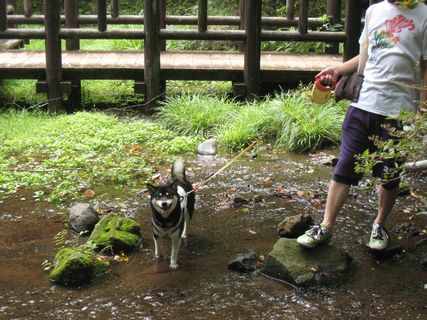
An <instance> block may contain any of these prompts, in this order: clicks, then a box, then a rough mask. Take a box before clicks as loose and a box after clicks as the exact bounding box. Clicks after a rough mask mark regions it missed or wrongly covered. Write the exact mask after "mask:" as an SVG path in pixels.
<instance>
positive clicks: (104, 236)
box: [88, 215, 142, 253]
mask: <svg viewBox="0 0 427 320" xmlns="http://www.w3.org/2000/svg"><path fill="white" fill-rule="evenodd" d="M141 239H142V236H141V226H140V225H139V223H138V222H136V221H135V220H133V219H130V218H126V217H121V216H117V215H110V216H108V217H105V218H102V219H101V220H100V221H99V222H98V223H97V224H96V225H95V229H94V230H93V231H92V234H91V235H90V237H89V240H88V241H90V242H92V243H93V244H94V245H95V248H96V250H102V249H104V248H111V250H112V251H113V252H114V253H118V252H120V251H125V252H130V251H132V250H134V249H136V248H137V247H138V245H139V243H140V242H141Z"/></svg>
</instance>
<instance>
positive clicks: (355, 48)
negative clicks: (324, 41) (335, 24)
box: [343, 0, 362, 61]
mask: <svg viewBox="0 0 427 320" xmlns="http://www.w3.org/2000/svg"><path fill="white" fill-rule="evenodd" d="M345 5H346V7H345V34H346V40H345V43H344V57H343V58H344V61H347V60H350V59H351V58H353V57H354V56H356V55H358V54H359V47H360V46H359V37H360V33H361V26H362V7H361V4H360V1H358V0H346V2H345Z"/></svg>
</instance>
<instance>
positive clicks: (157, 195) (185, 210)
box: [147, 159, 195, 269]
mask: <svg viewBox="0 0 427 320" xmlns="http://www.w3.org/2000/svg"><path fill="white" fill-rule="evenodd" d="M172 179H173V181H172V182H171V183H169V184H162V185H157V186H154V185H152V184H148V185H147V187H148V191H149V193H150V205H151V227H152V230H153V238H154V245H155V253H154V256H155V258H156V259H158V258H160V256H161V247H162V239H163V238H164V237H165V236H168V237H170V238H171V242H172V253H171V258H170V265H169V267H170V268H171V269H176V268H178V263H177V260H178V253H179V249H180V247H181V241H182V240H183V239H186V238H187V232H188V225H189V223H190V220H191V218H192V216H193V212H194V203H195V194H194V192H193V191H192V190H193V186H192V184H191V183H190V182H189V181H188V180H187V178H186V175H185V167H184V162H183V161H182V160H181V159H177V160H176V161H175V163H174V165H173V167H172Z"/></svg>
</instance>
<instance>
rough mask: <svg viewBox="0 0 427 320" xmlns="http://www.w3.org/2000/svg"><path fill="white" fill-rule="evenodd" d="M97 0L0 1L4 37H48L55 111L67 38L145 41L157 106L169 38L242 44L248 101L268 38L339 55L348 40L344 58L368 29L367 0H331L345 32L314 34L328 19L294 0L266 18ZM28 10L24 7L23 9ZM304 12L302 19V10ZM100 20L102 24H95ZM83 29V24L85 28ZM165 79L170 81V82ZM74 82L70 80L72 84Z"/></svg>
mask: <svg viewBox="0 0 427 320" xmlns="http://www.w3.org/2000/svg"><path fill="white" fill-rule="evenodd" d="M109 2H110V5H109V7H108V9H109V13H108V12H107V11H108V10H107V1H106V0H98V1H97V14H96V15H81V14H79V9H78V8H79V1H78V0H64V8H63V14H62V15H61V11H62V8H61V5H60V4H61V1H59V0H44V14H43V15H34V14H33V12H32V2H31V0H24V1H23V2H20V1H6V0H0V39H1V38H3V39H45V51H46V86H47V93H48V100H49V109H50V110H51V111H60V110H62V109H63V106H62V95H63V91H64V90H63V88H62V86H64V85H67V82H64V81H63V80H64V79H63V76H62V61H61V55H62V53H61V39H65V40H66V50H79V48H80V46H79V40H80V39H140V40H141V41H144V48H145V49H144V60H145V61H144V62H145V63H144V83H145V99H146V101H147V102H148V104H147V108H146V109H147V110H151V109H152V107H153V106H154V104H155V100H156V97H158V96H159V95H160V93H161V90H162V88H163V85H162V83H161V79H160V74H161V70H160V54H161V51H163V50H165V42H166V41H168V40H173V39H174V40H228V41H236V42H239V43H242V44H243V45H242V46H241V49H242V50H243V54H244V70H243V75H244V76H243V79H244V81H243V82H244V83H243V84H242V86H243V87H244V92H245V95H246V97H247V98H251V97H253V96H256V95H258V94H259V88H260V53H261V42H262V41H322V42H328V43H331V44H333V45H332V47H331V48H329V49H328V50H329V51H328V52H329V53H331V52H334V53H337V52H338V45H337V44H339V43H344V53H343V59H344V60H347V59H349V58H351V57H353V56H354V55H356V54H357V53H358V50H359V46H358V38H359V34H360V30H361V4H360V1H356V0H346V1H345V19H343V18H342V17H341V11H342V10H341V1H340V0H328V1H327V10H328V16H329V20H330V22H331V23H340V22H341V23H343V21H345V30H344V32H331V31H310V28H313V29H316V27H319V26H321V25H322V24H323V22H322V21H321V19H317V18H309V17H308V9H309V1H308V0H300V1H299V8H295V5H294V1H293V0H287V1H286V5H287V10H286V17H262V16H261V9H262V1H261V0H240V16H208V14H207V12H208V11H207V9H208V8H207V3H208V1H207V0H199V4H198V16H167V15H166V1H165V0H145V1H144V8H143V12H144V16H141V15H121V14H120V12H119V9H120V7H119V1H118V0H111V1H109ZM8 4H9V5H11V4H12V5H14V6H15V8H16V6H18V8H17V10H16V12H23V14H12V15H7V5H8ZM21 8H22V9H23V10H21ZM296 9H298V17H296V16H295V11H296ZM23 24H25V25H36V24H44V28H42V29H37V28H28V27H26V28H25V29H22V28H19V26H20V25H23ZM111 24H132V25H143V26H144V29H138V28H134V29H129V28H123V29H108V25H111ZM184 24H185V25H197V29H194V30H173V29H166V26H168V25H184ZM93 25H96V28H94V27H93ZM210 25H221V26H238V27H239V29H236V30H209V29H208V26H210ZM291 26H293V27H295V28H296V30H295V31H282V30H267V29H265V28H269V29H272V28H287V27H291ZM81 27H84V28H81ZM66 80H68V81H71V88H72V90H71V96H73V95H74V99H79V96H80V84H79V83H80V79H66ZM163 80H164V79H163ZM68 85H70V84H69V83H68Z"/></svg>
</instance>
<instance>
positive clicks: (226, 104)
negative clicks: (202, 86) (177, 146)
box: [157, 93, 238, 137]
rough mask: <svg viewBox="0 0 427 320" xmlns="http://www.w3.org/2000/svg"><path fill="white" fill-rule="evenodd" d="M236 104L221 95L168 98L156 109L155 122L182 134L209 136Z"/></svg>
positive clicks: (192, 95)
mask: <svg viewBox="0 0 427 320" xmlns="http://www.w3.org/2000/svg"><path fill="white" fill-rule="evenodd" d="M237 106H238V104H237V103H235V102H233V101H229V100H228V99H227V98H226V97H225V96H222V97H219V98H217V97H214V96H212V95H205V96H203V95H201V94H190V93H184V94H183V95H181V96H168V97H167V98H166V100H165V101H164V102H163V103H162V104H161V106H160V107H159V109H158V118H157V119H158V121H159V123H161V124H162V126H164V127H165V128H167V129H169V130H172V131H174V132H178V133H180V134H184V135H199V136H203V137H211V136H213V135H214V132H215V128H216V127H217V126H218V125H219V124H221V123H224V122H225V120H226V118H227V117H228V116H229V114H230V113H232V112H234V110H235V109H236V108H237Z"/></svg>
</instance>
